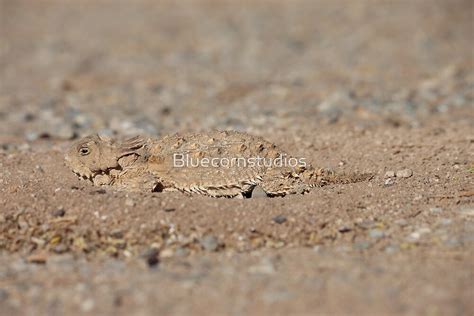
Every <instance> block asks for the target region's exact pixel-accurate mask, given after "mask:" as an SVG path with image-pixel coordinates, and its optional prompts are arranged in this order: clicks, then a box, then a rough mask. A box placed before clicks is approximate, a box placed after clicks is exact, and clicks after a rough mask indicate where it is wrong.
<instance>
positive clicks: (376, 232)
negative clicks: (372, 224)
mask: <svg viewBox="0 0 474 316" xmlns="http://www.w3.org/2000/svg"><path fill="white" fill-rule="evenodd" d="M369 236H370V238H374V239H380V238H383V237H385V233H384V231H383V230H380V229H371V230H370V231H369Z"/></svg>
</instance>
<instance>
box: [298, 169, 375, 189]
mask: <svg viewBox="0 0 474 316" xmlns="http://www.w3.org/2000/svg"><path fill="white" fill-rule="evenodd" d="M373 177H374V174H373V173H336V172H334V171H333V170H330V169H324V168H322V169H318V170H312V171H311V172H310V173H309V174H308V176H307V177H306V178H307V181H306V182H307V183H308V184H309V185H310V186H311V187H322V186H325V185H329V184H349V183H357V182H364V181H369V180H371V179H372V178H373Z"/></svg>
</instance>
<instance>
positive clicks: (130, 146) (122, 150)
mask: <svg viewBox="0 0 474 316" xmlns="http://www.w3.org/2000/svg"><path fill="white" fill-rule="evenodd" d="M143 145H144V141H143V140H142V139H141V138H139V137H135V138H131V139H129V140H126V141H125V142H123V143H120V144H118V143H116V142H114V141H112V140H110V139H108V138H105V137H100V136H99V135H91V136H87V137H85V138H83V139H81V140H79V141H77V142H76V143H74V144H73V145H72V146H71V147H70V148H69V150H68V151H67V152H66V156H65V160H66V164H67V165H68V166H69V167H70V168H71V169H72V171H73V172H74V173H75V174H77V175H78V176H79V177H82V178H84V179H89V180H91V181H93V182H94V183H95V182H96V181H94V180H95V178H96V177H97V176H98V175H100V176H104V175H108V174H109V172H110V171H111V170H114V169H115V170H117V169H122V167H121V165H120V163H119V162H120V159H121V158H122V157H124V156H128V155H131V154H136V153H137V149H138V148H141V147H143ZM97 178H99V177H97Z"/></svg>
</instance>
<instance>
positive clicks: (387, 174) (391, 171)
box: [384, 170, 395, 178]
mask: <svg viewBox="0 0 474 316" xmlns="http://www.w3.org/2000/svg"><path fill="white" fill-rule="evenodd" d="M393 177H395V171H393V170H389V171H387V172H385V176H384V178H393Z"/></svg>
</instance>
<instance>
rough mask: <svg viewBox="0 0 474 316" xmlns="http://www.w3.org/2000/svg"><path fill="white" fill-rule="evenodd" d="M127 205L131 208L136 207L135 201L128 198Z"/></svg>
mask: <svg viewBox="0 0 474 316" xmlns="http://www.w3.org/2000/svg"><path fill="white" fill-rule="evenodd" d="M125 205H126V206H130V207H134V206H135V201H133V200H132V199H130V198H128V199H126V200H125Z"/></svg>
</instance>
